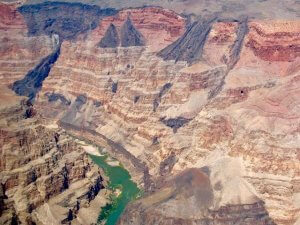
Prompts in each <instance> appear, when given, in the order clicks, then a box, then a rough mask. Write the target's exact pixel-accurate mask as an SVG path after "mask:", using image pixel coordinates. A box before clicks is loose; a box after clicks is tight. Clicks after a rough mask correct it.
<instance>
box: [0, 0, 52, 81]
mask: <svg viewBox="0 0 300 225" xmlns="http://www.w3.org/2000/svg"><path fill="white" fill-rule="evenodd" d="M18 6H19V5H18V4H5V3H2V2H1V3H0V41H1V47H0V67H1V71H0V81H1V84H3V85H12V83H13V82H15V81H16V80H20V79H22V78H23V77H24V74H26V73H28V71H30V70H31V69H32V68H34V67H35V65H37V64H38V63H39V62H40V60H41V59H42V58H44V57H46V56H47V55H50V54H51V53H52V52H53V51H54V49H55V46H56V43H55V40H54V39H52V38H51V37H47V36H38V37H34V36H28V35H27V33H28V29H27V26H26V22H25V20H24V17H23V16H22V14H21V13H20V12H19V11H18V10H17V8H18Z"/></svg>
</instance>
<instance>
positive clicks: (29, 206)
mask: <svg viewBox="0 0 300 225" xmlns="http://www.w3.org/2000/svg"><path fill="white" fill-rule="evenodd" d="M0 102H1V108H0V153H1V159H0V184H1V191H0V196H1V209H0V223H1V224H60V223H69V222H71V221H73V220H74V222H75V221H76V222H75V223H76V224H86V223H87V222H89V221H92V222H96V219H97V214H98V212H99V209H100V208H98V207H97V208H96V216H95V217H94V218H90V219H88V220H85V219H86V218H85V217H82V215H81V214H82V212H81V211H84V210H86V209H88V208H89V207H91V206H93V203H94V201H96V202H98V204H99V197H98V196H97V195H98V193H99V191H100V190H102V189H104V184H105V183H106V182H105V181H103V178H102V177H101V173H100V171H99V169H98V168H97V166H96V165H94V164H93V163H92V162H91V160H90V159H89V158H88V156H87V154H86V153H85V151H84V150H83V148H81V147H80V146H79V145H77V144H76V143H75V142H74V139H73V138H71V137H70V136H68V135H67V134H66V133H65V131H63V130H62V129H58V128H55V126H53V125H43V123H42V121H41V119H40V118H39V115H38V114H36V111H35V109H34V108H33V107H32V105H31V104H30V103H29V102H28V100H27V99H26V98H24V97H17V96H15V95H14V94H13V93H12V92H11V90H8V89H7V88H5V87H3V86H2V87H1V94H0ZM102 195H103V194H102ZM99 196H100V194H99ZM94 199H96V200H94ZM97 199H98V200H97ZM92 211H93V210H91V213H92ZM70 215H72V217H70Z"/></svg>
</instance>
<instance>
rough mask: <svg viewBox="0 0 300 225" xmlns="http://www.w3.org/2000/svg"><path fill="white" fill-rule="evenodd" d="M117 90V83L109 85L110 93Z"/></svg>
mask: <svg viewBox="0 0 300 225" xmlns="http://www.w3.org/2000/svg"><path fill="white" fill-rule="evenodd" d="M117 90H118V82H113V83H112V85H111V91H112V93H117Z"/></svg>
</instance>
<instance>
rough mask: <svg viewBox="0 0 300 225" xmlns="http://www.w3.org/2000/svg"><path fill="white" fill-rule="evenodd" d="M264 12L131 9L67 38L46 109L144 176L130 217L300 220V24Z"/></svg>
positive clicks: (48, 80) (47, 83)
mask: <svg viewBox="0 0 300 225" xmlns="http://www.w3.org/2000/svg"><path fill="white" fill-rule="evenodd" d="M258 18H259V17H258ZM258 18H253V16H252V17H246V16H244V17H237V18H224V17H219V16H215V15H214V16H213V17H207V18H204V17H192V18H191V17H190V18H189V19H187V18H185V17H184V16H183V15H179V14H176V13H175V12H173V11H170V10H168V9H163V8H158V7H144V8H134V9H123V10H120V11H119V12H116V14H113V15H106V16H105V17H103V18H101V21H99V24H97V26H95V27H93V28H92V29H89V30H85V32H79V33H76V36H74V37H72V38H70V39H68V38H64V39H63V42H62V43H61V46H60V55H59V57H58V59H57V61H56V62H55V64H53V66H52V67H51V71H50V73H49V74H48V75H47V76H46V77H45V79H44V80H43V82H42V87H40V89H39V90H40V91H39V92H37V93H36V96H35V99H36V102H35V107H36V108H37V110H38V111H39V112H40V113H41V114H42V115H43V116H45V117H47V118H51V119H53V120H55V121H58V122H59V124H61V126H63V127H64V128H65V129H68V130H69V131H70V132H74V133H76V134H77V135H78V134H80V135H82V136H83V137H85V138H87V139H90V140H91V141H93V142H95V143H98V144H103V145H106V146H107V148H108V150H109V151H110V152H111V153H112V154H113V155H115V156H116V157H117V158H118V159H120V161H122V163H123V164H124V165H125V166H126V168H128V169H129V171H130V172H131V173H132V174H133V178H134V179H135V180H136V181H138V182H139V183H140V184H141V185H144V188H145V190H146V196H145V198H143V199H141V200H139V201H138V202H136V203H133V204H132V205H130V206H129V207H128V209H127V211H126V213H125V214H124V216H123V217H122V218H121V220H120V222H119V223H120V224H141V221H143V222H144V224H178V223H179V224H192V223H196V224H205V223H206V224H234V223H237V224H243V221H244V219H245V218H244V216H246V217H247V218H248V219H249V220H248V224H274V223H275V224H283V225H291V224H295V223H296V221H297V220H298V222H299V213H300V205H299V196H300V186H299V184H300V183H299V182H300V178H299V175H300V165H299V160H300V153H299V152H300V149H299V146H300V132H299V131H300V126H299V124H300V114H299V110H298V109H299V104H300V102H299V95H300V91H299V87H300V83H299V82H300V66H299V65H300V52H299V48H300V24H299V21H296V20H268V21H266V20H261V19H258ZM189 20H190V21H189ZM122 43H123V44H122ZM124 43H125V44H124ZM189 168H206V169H205V171H206V174H203V173H202V172H201V171H199V169H193V170H188V169H189ZM182 171H186V172H183V173H182ZM207 171H210V173H208V172H207ZM172 177H173V178H172ZM187 177H188V178H187ZM167 178H168V179H167ZM166 179H167V181H164V180H166ZM177 180H180V181H179V182H177ZM182 180H184V181H182ZM189 182H190V183H192V185H191V186H189V185H188V184H189ZM185 189H186V190H185ZM207 189H208V190H207ZM187 192H188V193H187ZM189 192H190V193H189ZM203 193H204V194H205V195H206V194H209V195H210V196H211V197H210V199H208V200H209V201H208V202H207V204H204V206H202V205H199V204H197V203H198V202H203V201H206V200H207V199H203V198H202V197H203V196H202V195H203ZM189 194H190V195H189ZM181 206H182V207H181ZM183 208H184V209H187V212H186V213H184V214H181V213H180V210H182V209H183ZM135 210H136V211H135ZM199 211H200V212H201V213H199V214H198V213H195V212H199ZM158 217H159V218H161V219H160V220H157V218H158Z"/></svg>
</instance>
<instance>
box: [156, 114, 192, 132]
mask: <svg viewBox="0 0 300 225" xmlns="http://www.w3.org/2000/svg"><path fill="white" fill-rule="evenodd" d="M190 120H191V119H187V118H184V117H181V116H179V117H176V118H170V119H166V118H161V119H160V121H161V122H162V123H164V124H165V125H166V126H167V127H171V128H172V129H173V132H174V133H176V132H177V130H178V129H179V128H180V127H182V126H184V125H185V124H186V123H188V122H189V121H190Z"/></svg>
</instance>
